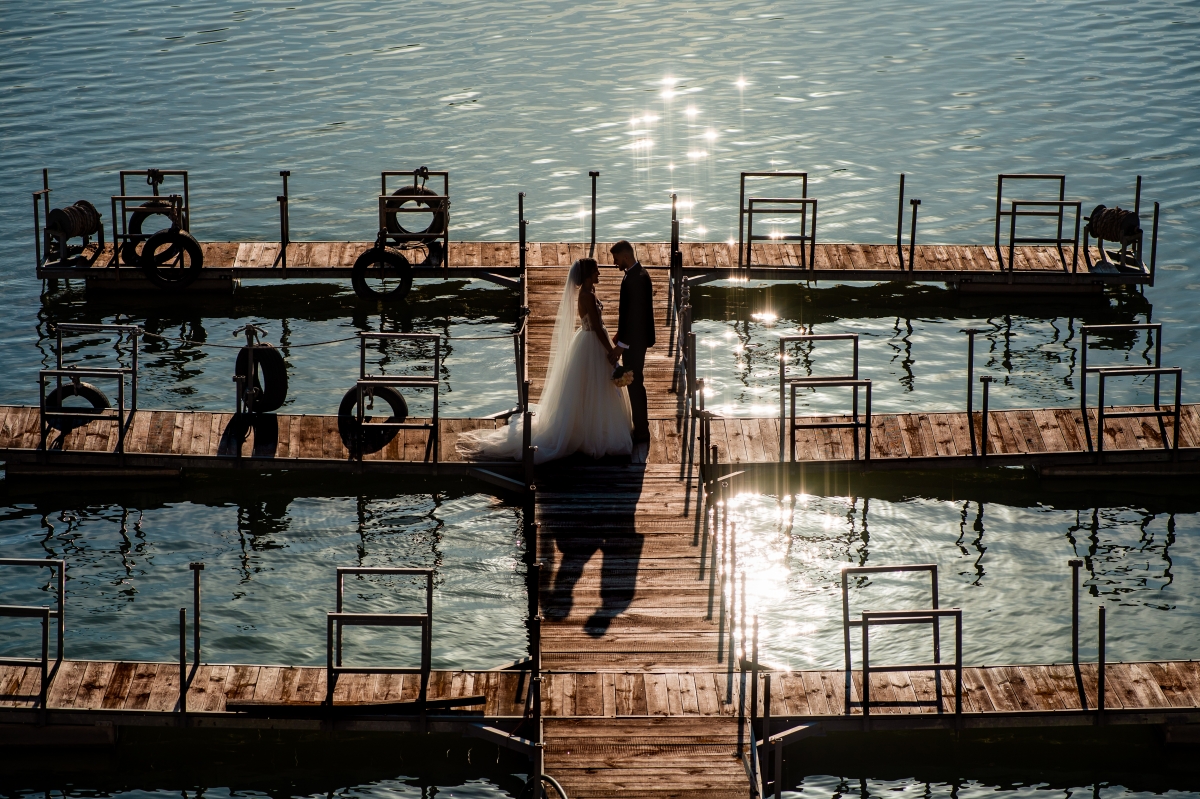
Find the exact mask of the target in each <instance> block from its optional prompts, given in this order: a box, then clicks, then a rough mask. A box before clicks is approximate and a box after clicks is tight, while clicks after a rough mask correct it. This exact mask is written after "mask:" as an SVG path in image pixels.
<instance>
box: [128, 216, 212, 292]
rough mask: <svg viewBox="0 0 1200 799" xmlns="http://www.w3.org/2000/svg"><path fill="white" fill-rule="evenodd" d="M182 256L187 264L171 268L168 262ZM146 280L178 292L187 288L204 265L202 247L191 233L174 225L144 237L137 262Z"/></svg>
mask: <svg viewBox="0 0 1200 799" xmlns="http://www.w3.org/2000/svg"><path fill="white" fill-rule="evenodd" d="M180 256H185V257H186V258H187V261H188V263H187V265H186V267H185V268H183V269H174V268H171V267H169V266H168V262H169V261H171V260H173V259H175V258H178V257H180ZM139 265H140V266H141V268H142V272H143V274H145V275H146V279H147V280H149V281H150V282H151V283H153V284H154V285H155V286H157V287H158V288H160V289H163V290H164V291H181V290H182V289H185V288H187V287H188V286H190V285H191V284H192V283H193V282H195V280H196V278H198V277H200V271H201V270H202V269H203V268H204V249H203V248H202V247H201V246H200V242H198V241H196V239H195V238H193V237H192V234H191V233H188V232H187V231H184V230H176V229H174V228H165V229H163V230H160V231H158V232H157V233H155V234H153V235H152V236H150V238H148V239H146V243H145V245H143V246H142V255H141V259H140V261H139Z"/></svg>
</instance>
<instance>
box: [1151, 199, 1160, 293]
mask: <svg viewBox="0 0 1200 799" xmlns="http://www.w3.org/2000/svg"><path fill="white" fill-rule="evenodd" d="M1157 256H1158V203H1155V204H1154V230H1153V233H1151V234H1150V285H1151V286H1153V285H1154V262H1155V260H1156V259H1157Z"/></svg>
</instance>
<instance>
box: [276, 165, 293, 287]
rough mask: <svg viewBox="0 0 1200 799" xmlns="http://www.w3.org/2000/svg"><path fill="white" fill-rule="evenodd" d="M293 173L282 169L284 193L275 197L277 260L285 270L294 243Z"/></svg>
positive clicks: (280, 173)
mask: <svg viewBox="0 0 1200 799" xmlns="http://www.w3.org/2000/svg"><path fill="white" fill-rule="evenodd" d="M291 174H292V172H291V170H288V169H282V170H280V172H279V177H281V178H283V194H281V195H279V196H278V197H276V198H275V200H276V202H278V203H279V256H278V257H277V258H276V261H277V262H278V263H279V265H280V266H281V267H282V268H283V269H284V270H286V269H287V248H288V245H289V244H291V243H292V228H291V222H290V215H289V212H288V176H289V175H291Z"/></svg>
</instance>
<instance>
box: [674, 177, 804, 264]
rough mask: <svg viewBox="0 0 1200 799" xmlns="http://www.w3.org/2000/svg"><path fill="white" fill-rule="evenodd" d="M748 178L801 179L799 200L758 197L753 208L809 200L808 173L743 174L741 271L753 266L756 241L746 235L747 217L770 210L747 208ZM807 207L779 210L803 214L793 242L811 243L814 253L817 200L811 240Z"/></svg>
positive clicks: (739, 190) (739, 197)
mask: <svg viewBox="0 0 1200 799" xmlns="http://www.w3.org/2000/svg"><path fill="white" fill-rule="evenodd" d="M746 178H800V180H801V185H800V197H799V198H798V199H784V200H772V199H767V198H757V197H756V198H752V199H751V201H750V204H751V206H752V205H753V203H754V202H755V201H757V202H771V203H794V202H797V201H799V200H808V173H807V172H743V173H742V174H741V183H740V187H739V189H738V268H739V269H740V268H742V267H746V268H749V267H750V266H751V265H752V264H751V258H750V248H751V246H752V244H753V241H754V239H753V236H750V237H749V238H748V237H747V234H746V233H745V229H746V222H747V217H748V216H749V217H750V218H751V220H752V219H753V214H754V213H759V214H761V213H763V212H764V211H766V210H768V209H752V208H750V207H747V203H746ZM807 205H808V203H807V202H804V203H801V210H799V211H796V210H779V211H778V212H779V213H793V214H794V213H800V214H802V216H801V219H802V222H801V225H802V227H801V237H800V238H799V239H792V240H798V241H801V242H804V241H809V242H810V251H812V250H813V248H815V246H816V233H817V230H816V227H817V204H816V200H813V201H812V207H813V223H812V225H813V229H812V235H811V237H809V238H805V237H804V235H805V234H804V230H805V226H806V222H805V221H804V220H805V215H804V211H805V210H806V208H807ZM673 214H674V208H673V207H672V215H673ZM752 225H753V222H752V221H751V226H752ZM770 239H771V237H770V236H760V237H759V240H760V241H764V240H770ZM803 253H804V248H803V246H801V257H802V258H803V257H804V255H803ZM808 260H809V262H810V266H809V268H813V267H814V266H815V263H813V257H812V256H811V255H810V257H809V259H808Z"/></svg>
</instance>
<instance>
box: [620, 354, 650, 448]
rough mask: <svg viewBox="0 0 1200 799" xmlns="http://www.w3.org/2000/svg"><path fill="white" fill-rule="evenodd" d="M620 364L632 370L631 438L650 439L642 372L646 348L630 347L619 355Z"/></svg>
mask: <svg viewBox="0 0 1200 799" xmlns="http://www.w3.org/2000/svg"><path fill="white" fill-rule="evenodd" d="M621 364H622V365H623V366H624V367H625V368H626V369H631V370H633V382H632V383H630V384H629V405H630V406H631V408H632V410H633V438H634V440H635V441H638V440H647V441H648V440H649V439H650V414H649V411H648V410H647V409H646V381H645V379H644V377H643V375H642V372H643V371H644V370H645V367H646V348H645V347H630V348H629V349H627V350H625V351H624V352H623V353H621Z"/></svg>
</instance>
